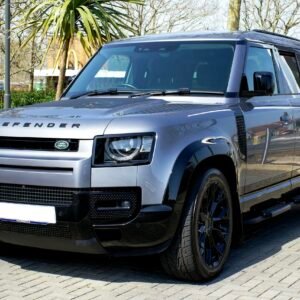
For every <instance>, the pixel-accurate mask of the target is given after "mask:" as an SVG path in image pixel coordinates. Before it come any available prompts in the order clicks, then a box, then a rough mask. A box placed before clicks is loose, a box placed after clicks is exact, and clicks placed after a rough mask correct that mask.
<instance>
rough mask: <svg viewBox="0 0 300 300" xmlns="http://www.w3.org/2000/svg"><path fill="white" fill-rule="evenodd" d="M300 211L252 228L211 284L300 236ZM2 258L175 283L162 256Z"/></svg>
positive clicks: (27, 265) (32, 252) (14, 251)
mask: <svg viewBox="0 0 300 300" xmlns="http://www.w3.org/2000/svg"><path fill="white" fill-rule="evenodd" d="M299 215H300V210H296V211H292V212H290V213H287V214H285V215H284V216H281V217H278V218H276V219H274V220H271V221H268V222H265V223H262V224H260V225H259V226H256V227H255V228H250V231H249V230H247V231H248V233H247V235H246V238H245V241H244V242H243V244H242V245H240V246H238V247H237V248H235V249H232V251H231V255H230V258H229V261H228V263H227V265H226V267H225V269H224V271H223V272H222V274H221V275H220V276H219V277H218V278H216V279H215V280H214V281H213V282H210V284H211V283H216V282H218V281H221V280H223V279H225V278H228V277H230V276H232V275H234V274H236V273H237V272H240V271H242V270H243V269H245V268H248V267H249V266H252V265H254V264H257V263H259V262H261V261H264V260H266V259H267V258H269V257H271V256H272V255H274V254H276V253H277V252H279V251H280V250H281V249H282V246H284V245H285V244H287V243H290V242H292V241H294V240H296V239H297V238H299V237H300V218H299ZM0 259H2V260H4V261H7V262H10V263H13V264H16V265H19V266H20V267H21V268H23V269H25V270H31V271H36V272H43V273H49V274H55V275H57V276H59V275H63V276H70V277H77V278H83V279H90V280H101V281H107V282H129V281H135V282H148V283H175V282H177V281H175V280H172V279H170V278H169V277H168V276H167V275H165V274H164V272H163V270H162V268H161V266H160V263H159V258H158V256H147V257H129V258H108V257H103V256H94V255H85V254H70V253H61V252H53V251H45V250H37V249H29V248H23V247H12V248H11V249H10V251H9V254H5V255H4V256H1V257H0Z"/></svg>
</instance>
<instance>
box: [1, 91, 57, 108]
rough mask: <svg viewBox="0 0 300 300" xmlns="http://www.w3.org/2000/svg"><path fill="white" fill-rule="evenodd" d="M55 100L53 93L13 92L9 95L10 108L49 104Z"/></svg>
mask: <svg viewBox="0 0 300 300" xmlns="http://www.w3.org/2000/svg"><path fill="white" fill-rule="evenodd" d="M54 99H55V92H54V91H34V92H20V91H13V92H12V93H11V106H12V107H18V106H25V105H30V104H36V103H42V102H49V101H52V100H54ZM1 108H3V95H1Z"/></svg>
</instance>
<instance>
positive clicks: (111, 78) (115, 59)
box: [88, 55, 130, 90]
mask: <svg viewBox="0 0 300 300" xmlns="http://www.w3.org/2000/svg"><path fill="white" fill-rule="evenodd" d="M129 66H130V58H129V57H128V56H126V55H112V56H110V57H109V58H108V59H107V61H106V62H105V63H104V64H103V65H102V67H101V68H100V69H99V71H98V72H97V73H96V75H95V77H94V79H93V80H92V81H91V82H90V84H89V86H88V90H100V89H105V87H107V86H110V87H112V88H114V87H119V86H120V85H122V84H124V83H126V78H127V72H128V69H129Z"/></svg>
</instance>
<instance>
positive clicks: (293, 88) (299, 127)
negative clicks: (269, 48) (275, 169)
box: [279, 50, 300, 188]
mask: <svg viewBox="0 0 300 300" xmlns="http://www.w3.org/2000/svg"><path fill="white" fill-rule="evenodd" d="M279 55H280V59H279V61H280V66H281V69H282V74H283V83H284V84H285V86H284V89H285V95H286V97H288V98H289V99H290V103H291V105H292V107H293V119H294V128H295V130H294V135H295V154H294V162H293V172H292V178H293V179H292V187H293V188H295V187H299V186H300V179H299V175H300V73H299V60H300V54H298V55H297V53H295V52H294V51H293V50H282V51H279Z"/></svg>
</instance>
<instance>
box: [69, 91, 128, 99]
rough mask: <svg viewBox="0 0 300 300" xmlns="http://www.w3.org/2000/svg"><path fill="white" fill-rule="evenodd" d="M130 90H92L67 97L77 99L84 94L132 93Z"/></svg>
mask: <svg viewBox="0 0 300 300" xmlns="http://www.w3.org/2000/svg"><path fill="white" fill-rule="evenodd" d="M132 93H133V92H131V91H119V90H118V89H107V90H94V91H88V92H83V93H80V94H77V95H73V96H71V97H70V98H69V99H77V98H80V97H84V96H102V95H119V94H132Z"/></svg>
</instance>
